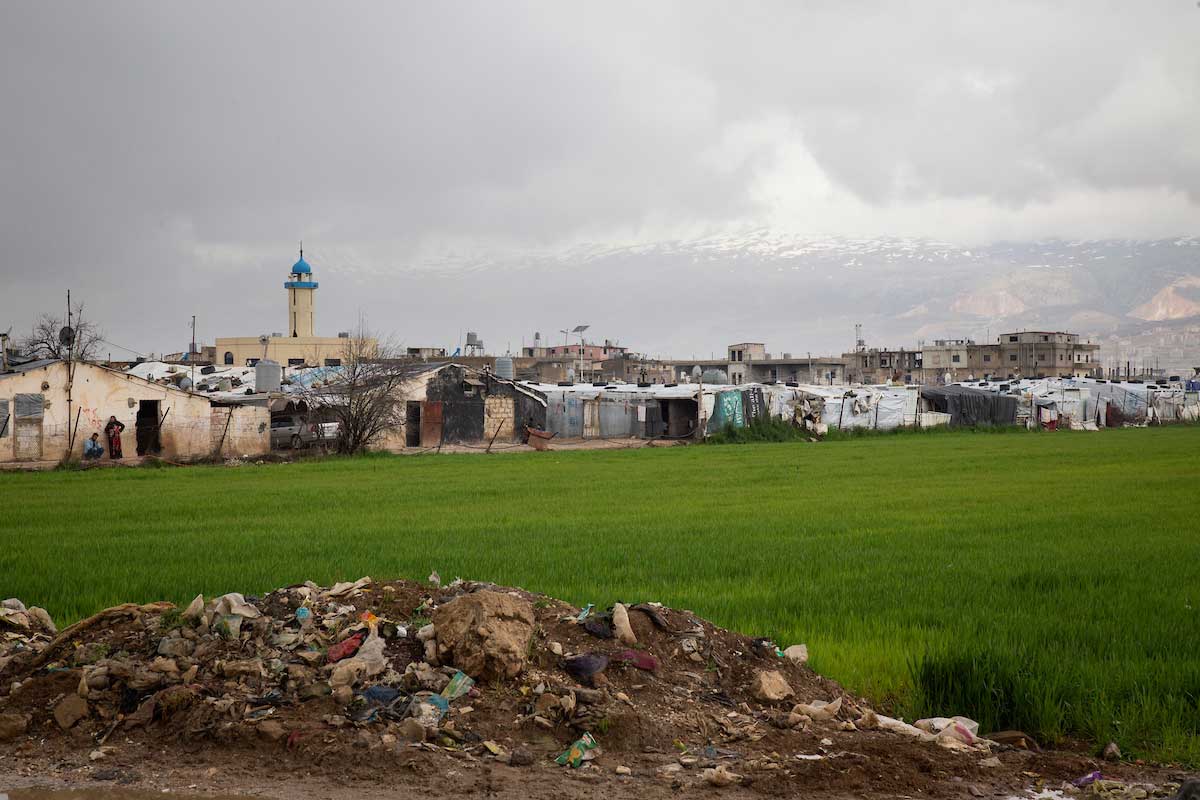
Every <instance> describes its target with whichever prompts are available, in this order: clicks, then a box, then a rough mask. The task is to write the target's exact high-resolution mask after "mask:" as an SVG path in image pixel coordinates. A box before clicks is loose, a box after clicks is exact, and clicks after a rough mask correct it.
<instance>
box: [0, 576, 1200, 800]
mask: <svg viewBox="0 0 1200 800" xmlns="http://www.w3.org/2000/svg"><path fill="white" fill-rule="evenodd" d="M5 608H7V609H8V610H9V613H8V614H6V615H4V616H0V723H2V724H0V770H2V769H14V765H15V768H16V769H17V772H18V773H19V774H21V775H25V776H26V777H36V776H42V777H45V776H47V775H51V774H58V772H56V770H57V771H59V772H61V771H62V770H63V769H67V771H68V772H69V774H70V775H72V776H74V777H73V780H82V781H88V780H92V781H96V780H106V779H107V780H121V779H126V778H127V779H128V780H129V782H132V783H137V782H138V781H144V780H147V777H146V775H144V774H142V773H140V772H139V767H140V768H141V769H143V770H144V769H146V765H147V764H154V765H155V767H154V769H155V770H171V771H173V772H174V773H177V774H179V775H188V776H189V778H188V779H189V780H193V781H197V780H198V781H201V782H204V781H205V780H207V781H208V782H210V783H212V784H214V785H215V784H216V783H217V782H218V781H219V783H220V788H221V789H222V790H224V791H229V790H231V789H234V788H236V786H237V785H239V783H240V784H242V785H245V786H247V787H251V788H255V789H256V790H259V789H263V788H266V789H267V790H268V791H269V790H270V788H271V787H272V786H274V785H276V783H275V781H276V779H278V780H279V781H283V780H288V781H293V782H294V780H295V775H296V772H297V770H302V771H303V773H304V774H305V775H308V776H310V777H311V776H317V777H320V778H322V779H326V780H330V781H333V782H343V781H351V782H358V783H362V782H363V779H364V776H375V778H376V779H378V780H379V782H380V783H383V782H384V781H383V779H382V778H379V775H380V770H386V771H388V777H387V779H386V784H387V785H388V786H390V787H393V788H394V787H395V785H396V784H397V783H398V782H399V783H402V784H408V785H410V787H411V788H413V789H419V790H421V791H422V792H424V793H425V794H428V795H430V796H440V795H442V794H450V793H472V792H474V791H485V790H486V791H491V792H492V793H500V794H503V793H504V791H502V789H503V782H504V781H503V779H504V777H505V776H506V775H509V776H510V777H511V775H513V774H515V775H517V776H518V779H517V780H515V781H514V785H512V786H511V787H510V789H511V790H512V792H513V793H514V796H542V794H544V795H545V796H571V795H573V794H575V793H580V794H591V793H594V792H598V791H600V789H598V788H597V787H598V786H599V785H603V786H604V787H605V788H604V789H603V791H605V792H607V793H609V794H612V795H615V796H634V795H636V796H638V797H640V798H645V797H647V796H650V797H656V796H665V795H667V794H671V793H672V792H674V791H676V790H678V789H680V788H683V787H687V786H689V785H696V786H704V787H711V788H712V790H714V791H715V790H718V789H720V790H722V791H724V792H727V793H737V792H747V791H749V792H753V793H756V794H757V793H760V792H766V793H771V794H776V793H787V794H793V793H806V794H807V793H814V792H824V793H829V794H836V795H846V794H850V793H862V792H872V793H884V794H908V795H915V794H918V793H919V794H923V795H927V796H956V797H957V796H962V795H964V793H966V794H970V795H975V796H983V795H984V794H989V795H990V794H992V793H998V794H1011V793H1020V792H1024V791H1029V790H1038V789H1042V788H1054V789H1057V788H1060V787H1062V786H1063V785H1064V782H1066V781H1074V780H1076V779H1079V778H1081V777H1082V776H1085V775H1090V774H1091V773H1093V772H1095V771H1098V770H1102V771H1103V774H1102V775H1101V776H1100V777H1099V778H1097V777H1095V776H1093V777H1092V779H1091V785H1090V786H1089V787H1088V791H1091V792H1097V791H1101V790H1103V791H1105V792H1110V793H1113V794H1114V795H1116V794H1120V795H1121V796H1126V795H1127V796H1129V797H1145V796H1148V795H1155V794H1157V795H1166V794H1169V793H1170V792H1171V791H1172V790H1173V788H1174V786H1173V785H1172V784H1171V781H1172V780H1177V779H1178V778H1180V777H1182V776H1179V775H1176V774H1174V773H1171V772H1169V771H1167V770H1164V769H1161V768H1148V767H1140V766H1135V765H1122V764H1116V765H1112V764H1104V765H1103V766H1101V765H1100V764H1098V763H1097V762H1095V761H1093V760H1092V759H1090V758H1088V757H1086V756H1083V755H1080V754H1073V753H1069V752H1059V753H1055V752H1037V751H1035V750H1031V749H1026V748H1027V747H1028V746H1029V740H1028V737H1026V738H1024V739H1022V738H1020V737H1016V738H1013V737H1011V736H1010V737H1008V738H1007V739H1005V741H1006V742H1016V745H1017V746H1014V745H1013V744H1009V743H1001V742H996V741H991V740H989V739H987V738H985V737H981V736H980V735H979V731H978V730H977V728H976V726H974V724H973V723H972V722H971V721H970V720H967V719H963V718H961V717H955V718H946V719H941V718H939V719H932V720H923V721H919V722H918V723H917V724H916V725H915V726H913V725H908V724H905V723H903V722H902V721H899V720H894V719H890V718H889V717H886V716H884V715H882V714H879V713H878V712H877V711H876V710H873V709H872V708H871V707H870V705H869V704H868V702H867V701H866V700H864V699H863V698H858V697H854V696H851V695H849V694H847V693H846V692H845V691H843V689H842V688H841V687H840V686H839V685H838V684H836V683H834V682H832V681H829V680H826V679H824V678H822V677H821V676H819V675H817V674H816V673H814V672H813V671H812V670H811V669H809V668H808V667H807V666H806V665H805V663H804V661H805V659H804V658H800V657H799V656H798V655H797V654H798V652H799V651H798V650H791V652H790V655H792V657H790V658H789V657H785V655H784V652H783V651H781V650H780V649H779V647H777V646H776V644H775V643H773V642H770V641H766V640H763V639H752V638H749V637H747V636H744V635H741V634H738V633H734V632H731V631H727V630H723V629H721V628H717V627H715V626H713V625H712V624H710V623H708V622H706V621H704V620H702V619H699V618H697V617H696V616H695V615H693V614H691V613H690V612H687V611H680V610H674V609H669V608H664V607H662V606H659V605H657V604H653V603H638V604H629V605H618V606H614V608H613V609H610V610H608V611H602V610H595V609H592V608H591V607H590V606H589V607H588V608H587V609H584V610H581V609H579V608H575V607H572V606H569V605H567V604H565V603H562V602H560V601H557V600H553V599H551V598H547V597H543V596H539V595H535V594H531V593H528V592H525V591H522V590H519V589H506V588H501V587H496V586H493V585H490V584H478V583H469V582H462V581H455V582H454V583H452V584H450V585H449V586H445V587H442V586H438V585H432V584H417V583H412V582H389V583H381V582H375V581H372V580H371V579H369V578H363V579H361V580H359V581H355V582H353V583H349V582H348V583H342V584H337V585H335V586H333V587H328V588H324V587H319V586H316V585H315V584H312V583H305V584H301V585H296V586H289V587H286V588H283V589H279V590H277V591H274V592H271V593H270V594H268V595H266V596H264V597H261V598H256V597H243V596H242V595H240V594H227V595H224V596H222V597H220V598H215V599H212V600H209V601H207V602H205V599H204V598H197V599H196V600H195V601H194V602H193V603H191V604H190V605H189V606H188V607H187V609H186V610H183V611H180V610H179V609H177V608H175V607H174V606H172V605H170V604H165V603H156V604H150V605H143V606H138V605H133V604H127V605H124V606H118V607H116V608H113V609H108V610H106V611H104V612H101V613H100V614H97V615H95V616H94V617H91V618H89V619H87V620H84V621H82V622H80V623H77V624H75V625H72V626H71V627H70V628H67V629H66V630H64V631H62V632H61V633H59V634H57V635H55V634H54V633H53V626H52V623H51V622H50V620H49V618H48V617H45V618H43V617H42V615H40V614H38V613H36V612H34V613H30V612H29V611H28V610H26V609H25V608H24V606H21V605H20V604H19V603H15V602H13V601H6V604H5ZM783 644H789V643H783ZM804 655H805V656H806V655H807V653H806V652H805V654H804ZM1000 738H1003V737H1000ZM5 753H10V754H11V755H12V756H13V758H12V759H4V758H3V757H2V756H3V754H5ZM47 753H53V754H54V756H53V757H48V756H47ZM210 763H211V764H216V765H219V767H218V766H211V767H204V765H205V764H210ZM63 765H67V766H66V767H64V766H63ZM530 771H532V773H530ZM154 774H159V772H155V773H154ZM521 774H527V775H530V776H531V777H532V776H533V775H536V779H537V783H536V785H537V787H540V788H539V789H537V790H536V791H535V790H534V788H533V784H530V783H529V779H528V778H519V775H521ZM131 776H132V777H131ZM237 776H240V777H237ZM485 778H486V779H485ZM313 779H314V780H315V779H316V778H313ZM579 780H582V781H584V782H585V783H586V786H580V785H577V784H576V783H575V781H579ZM366 782H367V783H370V780H369V779H368V780H367V781H366ZM571 787H575V788H571ZM1072 788H1073V787H1072ZM583 789H586V791H583ZM289 791H290V792H291V793H293V794H295V793H296V792H295V791H294V790H289ZM356 791H357V790H356ZM1142 792H1144V794H1140V793H1142ZM358 793H359V794H362V792H358Z"/></svg>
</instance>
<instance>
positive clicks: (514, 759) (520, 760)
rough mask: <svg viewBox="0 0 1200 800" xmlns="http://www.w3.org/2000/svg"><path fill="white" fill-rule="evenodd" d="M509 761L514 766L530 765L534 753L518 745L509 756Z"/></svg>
mask: <svg viewBox="0 0 1200 800" xmlns="http://www.w3.org/2000/svg"><path fill="white" fill-rule="evenodd" d="M508 763H509V765H510V766H513V767H528V766H529V765H531V764H532V763H533V753H531V752H529V751H528V750H526V749H525V748H524V747H518V748H516V749H515V750H513V751H512V753H511V754H510V755H509V756H508Z"/></svg>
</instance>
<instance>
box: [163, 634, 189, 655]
mask: <svg viewBox="0 0 1200 800" xmlns="http://www.w3.org/2000/svg"><path fill="white" fill-rule="evenodd" d="M195 649H196V645H195V644H193V643H192V642H189V641H188V640H187V639H184V638H182V637H179V636H164V637H163V638H162V640H161V641H159V643H158V654H159V655H160V656H167V657H169V658H187V657H188V656H190V655H191V654H192V652H193V651H194V650H195Z"/></svg>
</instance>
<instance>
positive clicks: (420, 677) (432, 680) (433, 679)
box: [400, 661, 450, 692]
mask: <svg viewBox="0 0 1200 800" xmlns="http://www.w3.org/2000/svg"><path fill="white" fill-rule="evenodd" d="M448 683H450V678H449V677H448V676H447V675H446V674H445V673H443V672H442V671H441V670H438V669H435V668H433V667H431V666H429V665H428V664H426V663H425V662H424V661H414V662H413V663H411V664H409V665H408V666H407V667H405V668H404V675H402V676H401V678H400V684H401V685H402V686H403V687H404V688H405V689H407V690H408V691H410V692H417V691H425V692H440V691H441V690H442V689H445V688H446V684H448Z"/></svg>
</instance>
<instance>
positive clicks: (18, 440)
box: [12, 394, 46, 461]
mask: <svg viewBox="0 0 1200 800" xmlns="http://www.w3.org/2000/svg"><path fill="white" fill-rule="evenodd" d="M45 408H46V398H45V397H44V396H43V395H41V394H18V395H16V396H15V397H13V423H12V424H13V437H14V442H13V457H14V458H16V460H17V461H40V460H41V458H42V420H43V417H44V414H45Z"/></svg>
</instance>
